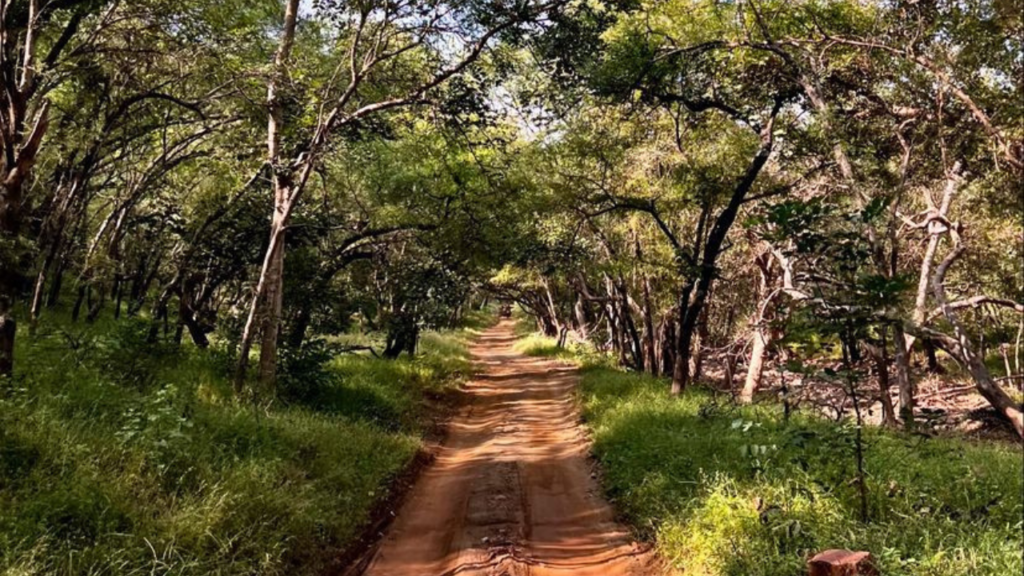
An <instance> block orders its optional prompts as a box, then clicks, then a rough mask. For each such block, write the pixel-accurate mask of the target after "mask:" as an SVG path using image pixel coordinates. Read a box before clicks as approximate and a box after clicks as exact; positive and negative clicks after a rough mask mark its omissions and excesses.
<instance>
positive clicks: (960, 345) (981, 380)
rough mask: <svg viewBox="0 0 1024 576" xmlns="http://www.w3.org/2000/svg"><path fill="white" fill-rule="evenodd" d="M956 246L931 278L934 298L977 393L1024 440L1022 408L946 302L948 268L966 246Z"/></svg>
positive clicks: (1023, 412) (958, 242)
mask: <svg viewBox="0 0 1024 576" xmlns="http://www.w3.org/2000/svg"><path fill="white" fill-rule="evenodd" d="M954 240H955V242H956V246H955V247H954V248H953V251H952V252H951V253H950V254H949V255H948V256H946V258H945V259H944V260H943V261H942V263H941V264H939V266H938V267H937V268H936V269H935V273H934V274H933V275H932V277H931V288H932V294H933V295H934V296H935V301H936V303H938V305H939V307H940V308H941V309H942V315H943V316H945V317H946V320H947V321H948V322H949V323H950V324H951V325H952V326H953V332H954V334H955V335H956V341H955V343H956V346H957V349H958V350H959V352H960V356H961V357H962V358H963V360H964V363H965V364H966V365H967V369H968V371H969V372H970V373H971V377H972V378H973V379H974V384H975V386H976V387H977V389H978V392H979V393H981V395H982V396H984V397H985V399H986V400H988V401H989V403H991V404H992V407H993V408H995V409H996V411H997V412H999V414H1000V415H1001V416H1003V417H1004V418H1006V419H1007V420H1008V421H1009V422H1010V424H1011V425H1012V426H1013V429H1014V430H1016V431H1017V435H1018V436H1021V437H1024V411H1022V410H1021V405H1020V404H1019V403H1017V402H1015V401H1014V400H1013V398H1010V395H1009V394H1007V393H1006V392H1005V391H1004V390H1003V389H1002V388H1000V387H999V384H998V383H996V381H995V380H994V379H993V378H992V375H991V374H990V373H989V371H988V367H987V366H985V359H984V358H983V357H982V356H981V355H980V354H978V353H977V351H976V350H975V349H974V343H973V342H971V339H970V337H969V335H968V334H967V332H966V330H964V328H963V325H962V324H961V323H960V319H959V317H958V314H957V313H956V311H954V309H953V308H952V307H951V306H950V305H949V302H948V301H947V300H946V288H945V284H944V283H945V278H946V271H947V270H948V269H949V266H950V265H951V264H952V263H953V262H954V261H955V260H956V259H957V258H958V257H959V256H960V254H962V253H963V250H964V248H963V245H962V244H960V241H959V239H958V238H955V239H954Z"/></svg>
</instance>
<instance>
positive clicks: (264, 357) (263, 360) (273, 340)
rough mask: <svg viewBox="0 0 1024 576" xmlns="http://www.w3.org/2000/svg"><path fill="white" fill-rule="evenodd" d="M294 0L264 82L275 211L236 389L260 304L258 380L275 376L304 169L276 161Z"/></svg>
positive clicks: (270, 382) (268, 384)
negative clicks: (287, 243) (289, 245)
mask: <svg viewBox="0 0 1024 576" xmlns="http://www.w3.org/2000/svg"><path fill="white" fill-rule="evenodd" d="M298 12H299V0H286V2H285V13H284V26H283V28H282V29H281V36H280V38H279V39H278V45H277V51H276V52H275V54H274V64H273V70H272V73H271V77H270V81H269V82H268V83H267V107H268V110H269V111H268V114H267V161H268V163H269V164H270V167H271V174H272V179H273V182H274V215H273V221H272V222H271V225H270V242H269V243H268V245H267V253H266V255H265V256H264V260H263V269H262V270H261V272H260V279H259V281H258V282H257V284H256V291H255V294H253V299H252V305H251V306H250V308H249V315H248V317H247V318H246V322H245V328H244V329H243V331H242V341H241V343H240V345H239V357H238V365H237V367H236V370H235V383H234V387H235V393H236V395H240V394H241V392H242V390H243V387H244V385H245V379H246V373H247V369H248V363H249V351H250V350H251V348H252V340H253V338H254V336H255V334H254V328H255V324H256V317H257V315H258V312H259V311H260V309H261V306H262V307H264V308H265V309H264V314H263V318H262V322H261V324H262V328H263V330H264V332H263V338H262V347H261V349H260V370H259V372H260V374H259V375H260V382H261V384H262V386H263V388H264V389H269V390H272V389H273V388H274V385H275V378H276V376H277V333H278V330H279V328H280V317H281V306H282V298H283V292H284V284H283V282H284V234H285V229H286V228H287V226H288V218H289V216H290V214H291V209H292V207H294V205H295V202H296V201H297V200H298V195H299V193H300V192H301V187H302V186H303V185H304V184H305V175H304V176H303V177H302V178H300V180H299V182H298V184H297V187H295V188H293V186H292V181H291V173H290V172H289V170H290V168H289V167H286V166H281V165H279V164H280V132H281V129H282V128H283V116H282V113H283V108H282V103H281V97H280V93H279V89H280V85H281V84H282V83H283V82H284V80H285V79H286V75H287V72H288V61H289V59H290V56H291V49H292V44H293V43H294V40H295V26H296V23H297V21H298ZM311 162H312V160H311V159H310V158H307V159H306V161H305V165H304V166H303V170H304V171H305V173H306V174H308V171H309V170H310V169H311V167H312V164H311Z"/></svg>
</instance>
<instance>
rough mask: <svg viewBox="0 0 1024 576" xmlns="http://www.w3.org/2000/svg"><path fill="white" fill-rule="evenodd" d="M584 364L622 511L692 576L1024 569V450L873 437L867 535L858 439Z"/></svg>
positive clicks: (933, 575) (949, 574) (916, 574)
mask: <svg viewBox="0 0 1024 576" xmlns="http://www.w3.org/2000/svg"><path fill="white" fill-rule="evenodd" d="M579 363H580V364H581V365H582V366H583V367H582V369H581V374H582V384H581V390H580V394H581V399H582V402H583V407H584V417H585V419H586V420H587V421H588V423H589V426H590V428H591V430H592V432H593V438H594V450H595V453H596V455H597V457H598V458H599V460H600V461H601V463H602V464H603V468H604V483H605V488H606V490H607V492H608V494H609V497H610V498H612V499H613V500H614V501H615V502H616V503H617V505H618V506H619V508H620V510H621V512H623V513H624V514H626V516H627V517H628V518H629V519H630V520H631V521H632V522H633V524H634V525H635V526H636V527H638V529H640V531H641V532H642V533H645V534H646V535H647V536H648V537H651V538H654V539H655V540H656V541H657V545H658V547H659V549H660V550H661V551H662V553H663V554H664V555H665V557H666V558H668V559H669V560H671V561H672V562H673V563H674V564H675V565H676V566H678V567H680V568H683V569H684V570H685V572H686V573H687V574H700V575H709V576H724V575H729V576H748V575H764V576H790V575H797V574H803V573H804V572H805V571H806V559H807V557H808V556H809V555H810V554H813V553H814V552H817V551H820V550H823V549H827V548H852V549H863V550H869V551H871V552H872V553H873V554H874V555H875V556H876V557H877V558H879V561H880V564H881V568H882V573H883V574H886V575H907V576H911V575H912V576H924V575H928V576H961V575H965V574H971V575H972V576H974V575H978V576H1003V575H1006V574H1019V573H1021V571H1022V569H1024V566H1022V558H1021V554H1020V551H1021V549H1022V546H1024V540H1022V532H1021V530H1022V515H1024V494H1022V491H1024V479H1022V477H1024V461H1022V458H1021V448H1020V446H1016V445H1002V444H986V445H982V444H977V443H971V442H967V441H963V440H958V439H954V438H926V437H923V436H916V435H906V434H902V433H894V432H890V431H886V430H881V429H869V430H866V432H865V436H866V445H867V448H866V450H867V454H866V467H867V474H868V478H867V486H868V495H869V500H868V508H869V515H870V522H868V523H861V522H860V521H859V520H858V502H859V501H858V492H857V489H856V483H855V482H854V481H853V479H854V478H855V460H854V456H853V447H852V430H853V428H852V426H850V425H845V424H837V423H835V422H830V421H827V420H824V419H821V418H819V417H815V416H811V415H804V414H796V415H794V416H793V417H792V418H791V419H790V420H789V421H786V419H785V418H784V416H783V414H782V411H781V410H780V409H778V408H777V407H774V406H770V405H759V406H752V407H742V408H741V407H737V406H735V405H733V404H732V402H731V399H729V398H728V397H722V396H716V395H714V394H713V393H711V392H707V391H703V390H690V391H688V392H686V393H685V394H684V395H683V396H682V397H680V398H672V397H670V395H669V394H668V383H667V381H665V380H663V379H659V378H653V377H650V376H647V375H642V374H631V373H627V372H624V371H622V370H619V369H615V368H611V367H608V366H606V365H605V366H601V365H594V364H593V363H590V362H588V361H586V360H585V359H584V360H580V362H579Z"/></svg>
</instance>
